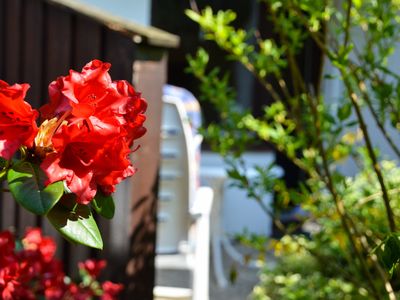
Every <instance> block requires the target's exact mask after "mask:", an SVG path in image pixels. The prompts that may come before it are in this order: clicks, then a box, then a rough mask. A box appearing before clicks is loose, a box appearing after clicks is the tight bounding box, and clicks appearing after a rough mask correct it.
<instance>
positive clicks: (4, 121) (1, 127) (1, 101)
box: [0, 80, 38, 159]
mask: <svg viewBox="0 0 400 300" xmlns="http://www.w3.org/2000/svg"><path fill="white" fill-rule="evenodd" d="M28 89H29V84H14V85H12V86H10V85H9V84H8V83H7V82H5V81H2V80H0V156H1V157H4V158H5V159H10V158H11V157H12V156H13V155H14V153H15V151H16V150H17V149H18V148H19V147H20V146H27V147H31V146H32V144H33V139H34V138H35V135H36V133H37V131H38V128H37V125H36V119H37V117H38V112H37V111H36V110H33V109H32V107H31V106H30V105H29V104H28V103H27V102H25V101H24V98H25V95H26V92H27V90H28Z"/></svg>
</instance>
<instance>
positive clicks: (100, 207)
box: [92, 191, 115, 219]
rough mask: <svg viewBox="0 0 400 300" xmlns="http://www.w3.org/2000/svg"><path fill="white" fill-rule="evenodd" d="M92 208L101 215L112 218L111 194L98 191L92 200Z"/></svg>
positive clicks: (112, 203)
mask: <svg viewBox="0 0 400 300" xmlns="http://www.w3.org/2000/svg"><path fill="white" fill-rule="evenodd" d="M92 206H93V208H94V210H95V211H96V212H97V213H98V214H99V215H100V216H102V217H104V218H107V219H112V218H113V217H114V213H115V205H114V199H113V197H112V196H111V195H109V196H106V195H104V194H103V193H102V192H100V191H98V192H97V194H96V197H94V199H93V201H92Z"/></svg>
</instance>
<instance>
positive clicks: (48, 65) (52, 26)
mask: <svg viewBox="0 0 400 300" xmlns="http://www.w3.org/2000/svg"><path fill="white" fill-rule="evenodd" d="M45 13H46V16H45V26H44V27H45V30H46V32H45V41H46V43H45V45H46V49H45V51H44V59H45V66H44V70H43V71H44V82H43V83H42V84H43V90H44V91H45V94H47V87H48V85H49V84H50V83H51V82H52V81H53V80H55V79H57V77H59V76H65V75H67V74H68V72H69V70H70V68H71V42H72V34H71V15H70V14H69V13H68V12H67V11H65V10H62V9H60V8H58V7H53V6H52V5H45Z"/></svg>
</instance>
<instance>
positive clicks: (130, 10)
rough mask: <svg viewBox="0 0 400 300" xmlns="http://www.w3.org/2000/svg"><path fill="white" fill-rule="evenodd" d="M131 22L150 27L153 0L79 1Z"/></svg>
mask: <svg viewBox="0 0 400 300" xmlns="http://www.w3.org/2000/svg"><path fill="white" fill-rule="evenodd" d="M79 1H81V2H83V3H86V4H90V5H93V6H96V7H98V8H101V9H103V10H106V11H108V12H110V13H111V14H114V15H117V16H120V17H122V18H125V19H128V20H130V21H133V22H136V23H139V24H142V25H150V21H151V20H150V13H151V0H79Z"/></svg>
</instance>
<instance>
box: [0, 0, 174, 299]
mask: <svg viewBox="0 0 400 300" xmlns="http://www.w3.org/2000/svg"><path fill="white" fill-rule="evenodd" d="M0 43H1V44H0V79H3V80H5V81H7V82H9V83H10V84H13V83H16V82H18V83H22V82H27V83H29V84H30V85H31V88H30V90H29V92H28V96H27V98H28V101H29V102H30V103H31V105H32V106H33V107H35V108H38V107H39V106H40V105H42V104H43V103H45V102H46V101H47V99H48V96H47V86H48V84H49V83H50V82H51V81H52V80H54V79H56V77H57V76H60V75H66V74H68V71H69V69H71V68H72V69H76V70H80V69H81V68H82V67H83V66H84V65H85V64H86V63H87V62H89V61H90V60H92V59H93V58H98V59H101V60H104V61H108V62H110V63H111V64H112V68H111V71H110V73H111V76H112V78H115V79H126V80H128V81H132V80H133V81H134V84H135V86H136V88H137V89H138V90H141V91H142V92H143V95H144V97H145V98H146V99H147V100H148V102H149V109H148V112H147V115H148V120H147V121H146V127H147V128H148V133H147V135H146V136H145V137H144V138H142V139H141V140H140V141H139V143H140V144H141V145H142V147H141V149H140V150H139V151H137V152H136V153H135V158H134V164H135V165H136V166H137V167H138V168H139V172H138V173H137V174H136V175H135V176H134V177H133V178H132V179H131V180H127V181H126V182H124V183H123V184H122V185H121V186H120V187H119V188H118V191H117V193H116V195H115V198H116V199H115V200H116V205H117V207H116V215H115V217H114V219H113V220H112V221H104V220H99V222H100V225H101V231H102V234H103V239H104V244H105V247H104V250H103V251H95V250H92V249H88V248H85V247H82V246H77V245H72V244H70V243H68V242H66V241H65V240H63V239H62V238H60V237H59V235H58V234H57V233H56V232H55V231H54V229H52V227H51V226H50V225H49V224H48V223H47V221H46V220H44V219H42V218H39V217H36V216H34V215H32V214H30V213H29V212H27V211H25V210H24V209H22V208H20V207H19V206H18V205H16V204H15V201H13V199H12V198H11V197H10V195H9V194H8V193H3V194H1V195H0V196H1V200H0V201H1V202H0V229H8V228H12V229H13V230H15V232H16V233H17V235H20V234H22V233H23V231H24V229H25V228H26V227H27V226H39V227H42V228H43V230H44V233H45V234H47V235H51V236H53V237H55V238H56V240H57V242H58V253H57V255H58V256H59V257H60V258H62V259H63V261H64V264H65V267H66V269H67V271H68V272H70V273H71V272H74V271H73V270H74V269H76V262H77V261H79V260H83V259H85V258H87V257H98V258H100V257H101V258H106V259H108V261H109V268H108V271H107V276H108V278H110V279H112V280H115V281H117V280H118V281H123V282H124V283H125V284H126V293H125V294H126V295H125V298H126V299H142V300H143V299H144V300H145V299H152V287H153V284H154V244H155V228H156V226H155V215H156V214H155V211H156V201H155V199H156V190H157V169H158V149H159V128H160V115H161V105H160V103H161V102H160V101H161V88H162V85H163V84H164V83H165V74H166V59H165V49H166V48H168V47H174V46H176V45H177V43H178V40H177V39H176V38H175V37H174V36H171V35H168V34H166V33H163V32H160V31H157V30H155V29H152V28H143V27H140V26H139V27H138V26H135V25H134V24H130V23H129V22H124V21H123V20H120V19H118V18H116V17H113V16H109V15H107V14H104V13H102V12H100V11H97V10H93V9H91V8H90V7H87V6H83V5H81V4H79V3H78V2H77V1H74V0H72V1H68V2H67V1H63V0H51V1H50V0H48V1H44V0H0Z"/></svg>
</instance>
